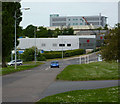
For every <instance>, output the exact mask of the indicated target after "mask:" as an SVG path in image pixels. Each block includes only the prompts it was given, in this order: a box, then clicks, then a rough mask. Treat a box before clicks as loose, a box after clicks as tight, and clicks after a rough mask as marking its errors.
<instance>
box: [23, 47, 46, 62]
mask: <svg viewBox="0 0 120 104" xmlns="http://www.w3.org/2000/svg"><path fill="white" fill-rule="evenodd" d="M36 50H37V49H36ZM36 55H37V61H45V60H46V58H45V57H44V56H42V54H40V52H38V51H36ZM22 59H23V61H34V59H35V47H32V48H28V49H26V50H25V51H24V53H23V54H22Z"/></svg>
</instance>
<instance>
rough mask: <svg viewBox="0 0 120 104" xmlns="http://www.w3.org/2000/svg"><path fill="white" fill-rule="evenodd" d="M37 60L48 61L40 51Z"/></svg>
mask: <svg viewBox="0 0 120 104" xmlns="http://www.w3.org/2000/svg"><path fill="white" fill-rule="evenodd" d="M37 61H46V58H45V57H44V56H43V55H42V54H41V53H40V52H39V53H38V55H37Z"/></svg>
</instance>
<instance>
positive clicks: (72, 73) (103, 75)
mask: <svg viewBox="0 0 120 104" xmlns="http://www.w3.org/2000/svg"><path fill="white" fill-rule="evenodd" d="M118 76H119V74H118V63H115V62H112V63H108V62H94V63H90V64H81V65H69V66H67V67H66V68H65V69H64V70H63V71H62V72H61V73H60V74H58V75H57V77H56V79H57V80H71V81H83V80H112V79H118Z"/></svg>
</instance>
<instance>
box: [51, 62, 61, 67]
mask: <svg viewBox="0 0 120 104" xmlns="http://www.w3.org/2000/svg"><path fill="white" fill-rule="evenodd" d="M50 67H51V68H53V67H58V68H59V62H58V61H52V62H51V64H50Z"/></svg>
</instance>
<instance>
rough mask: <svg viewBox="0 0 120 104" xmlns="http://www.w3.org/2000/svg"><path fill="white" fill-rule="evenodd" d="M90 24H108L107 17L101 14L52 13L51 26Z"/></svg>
mask: <svg viewBox="0 0 120 104" xmlns="http://www.w3.org/2000/svg"><path fill="white" fill-rule="evenodd" d="M83 17H84V18H85V19H86V20H87V22H88V23H89V24H92V25H95V26H103V27H104V26H105V25H106V24H107V17H105V16H101V14H99V15H98V16H59V14H51V15H50V26H80V25H87V23H86V21H85V20H84V19H83Z"/></svg>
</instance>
